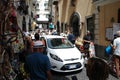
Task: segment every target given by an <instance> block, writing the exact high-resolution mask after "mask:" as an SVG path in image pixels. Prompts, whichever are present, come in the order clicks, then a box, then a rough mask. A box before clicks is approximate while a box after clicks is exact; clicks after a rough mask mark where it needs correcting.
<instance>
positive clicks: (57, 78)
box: [52, 68, 120, 80]
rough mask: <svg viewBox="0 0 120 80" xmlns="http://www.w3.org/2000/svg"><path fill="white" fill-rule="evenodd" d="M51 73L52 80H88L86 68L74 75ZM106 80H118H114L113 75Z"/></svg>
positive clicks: (115, 79)
mask: <svg viewBox="0 0 120 80" xmlns="http://www.w3.org/2000/svg"><path fill="white" fill-rule="evenodd" d="M52 73H53V80H89V79H88V77H87V75H86V68H84V69H83V70H82V71H78V72H74V73H67V74H66V73H56V72H52ZM108 80H120V79H117V78H115V77H114V76H113V75H111V74H110V75H109V78H108Z"/></svg>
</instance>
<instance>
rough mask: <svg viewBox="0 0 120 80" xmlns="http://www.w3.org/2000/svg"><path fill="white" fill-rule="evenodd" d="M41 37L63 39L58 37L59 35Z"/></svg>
mask: <svg viewBox="0 0 120 80" xmlns="http://www.w3.org/2000/svg"><path fill="white" fill-rule="evenodd" d="M42 37H44V38H64V37H63V36H59V35H44V36H42Z"/></svg>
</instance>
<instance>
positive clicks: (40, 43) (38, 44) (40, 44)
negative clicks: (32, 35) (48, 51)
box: [33, 41, 45, 48]
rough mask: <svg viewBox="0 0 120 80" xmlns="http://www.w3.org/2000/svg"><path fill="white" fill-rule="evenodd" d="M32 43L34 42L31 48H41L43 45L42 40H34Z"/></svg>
mask: <svg viewBox="0 0 120 80" xmlns="http://www.w3.org/2000/svg"><path fill="white" fill-rule="evenodd" d="M33 43H34V45H33V48H43V47H45V46H44V45H43V42H42V41H34V42H33Z"/></svg>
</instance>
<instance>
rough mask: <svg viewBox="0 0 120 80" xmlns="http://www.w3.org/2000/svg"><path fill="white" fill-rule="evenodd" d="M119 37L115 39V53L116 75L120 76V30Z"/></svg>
mask: <svg viewBox="0 0 120 80" xmlns="http://www.w3.org/2000/svg"><path fill="white" fill-rule="evenodd" d="M116 34H117V38H116V39H114V41H113V48H114V55H115V65H116V76H117V78H119V76H120V72H119V71H120V70H119V66H120V31H117V32H116Z"/></svg>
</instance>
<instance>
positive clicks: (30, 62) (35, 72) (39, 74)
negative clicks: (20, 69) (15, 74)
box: [25, 33, 51, 80]
mask: <svg viewBox="0 0 120 80" xmlns="http://www.w3.org/2000/svg"><path fill="white" fill-rule="evenodd" d="M35 39H37V40H36V41H35V42H34V44H33V53H32V54H30V55H28V56H27V57H26V62H25V71H26V72H27V73H29V75H30V79H31V80H51V64H50V61H49V58H48V57H47V55H45V54H43V51H44V44H43V42H42V41H40V40H38V39H39V34H38V33H36V34H35Z"/></svg>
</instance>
